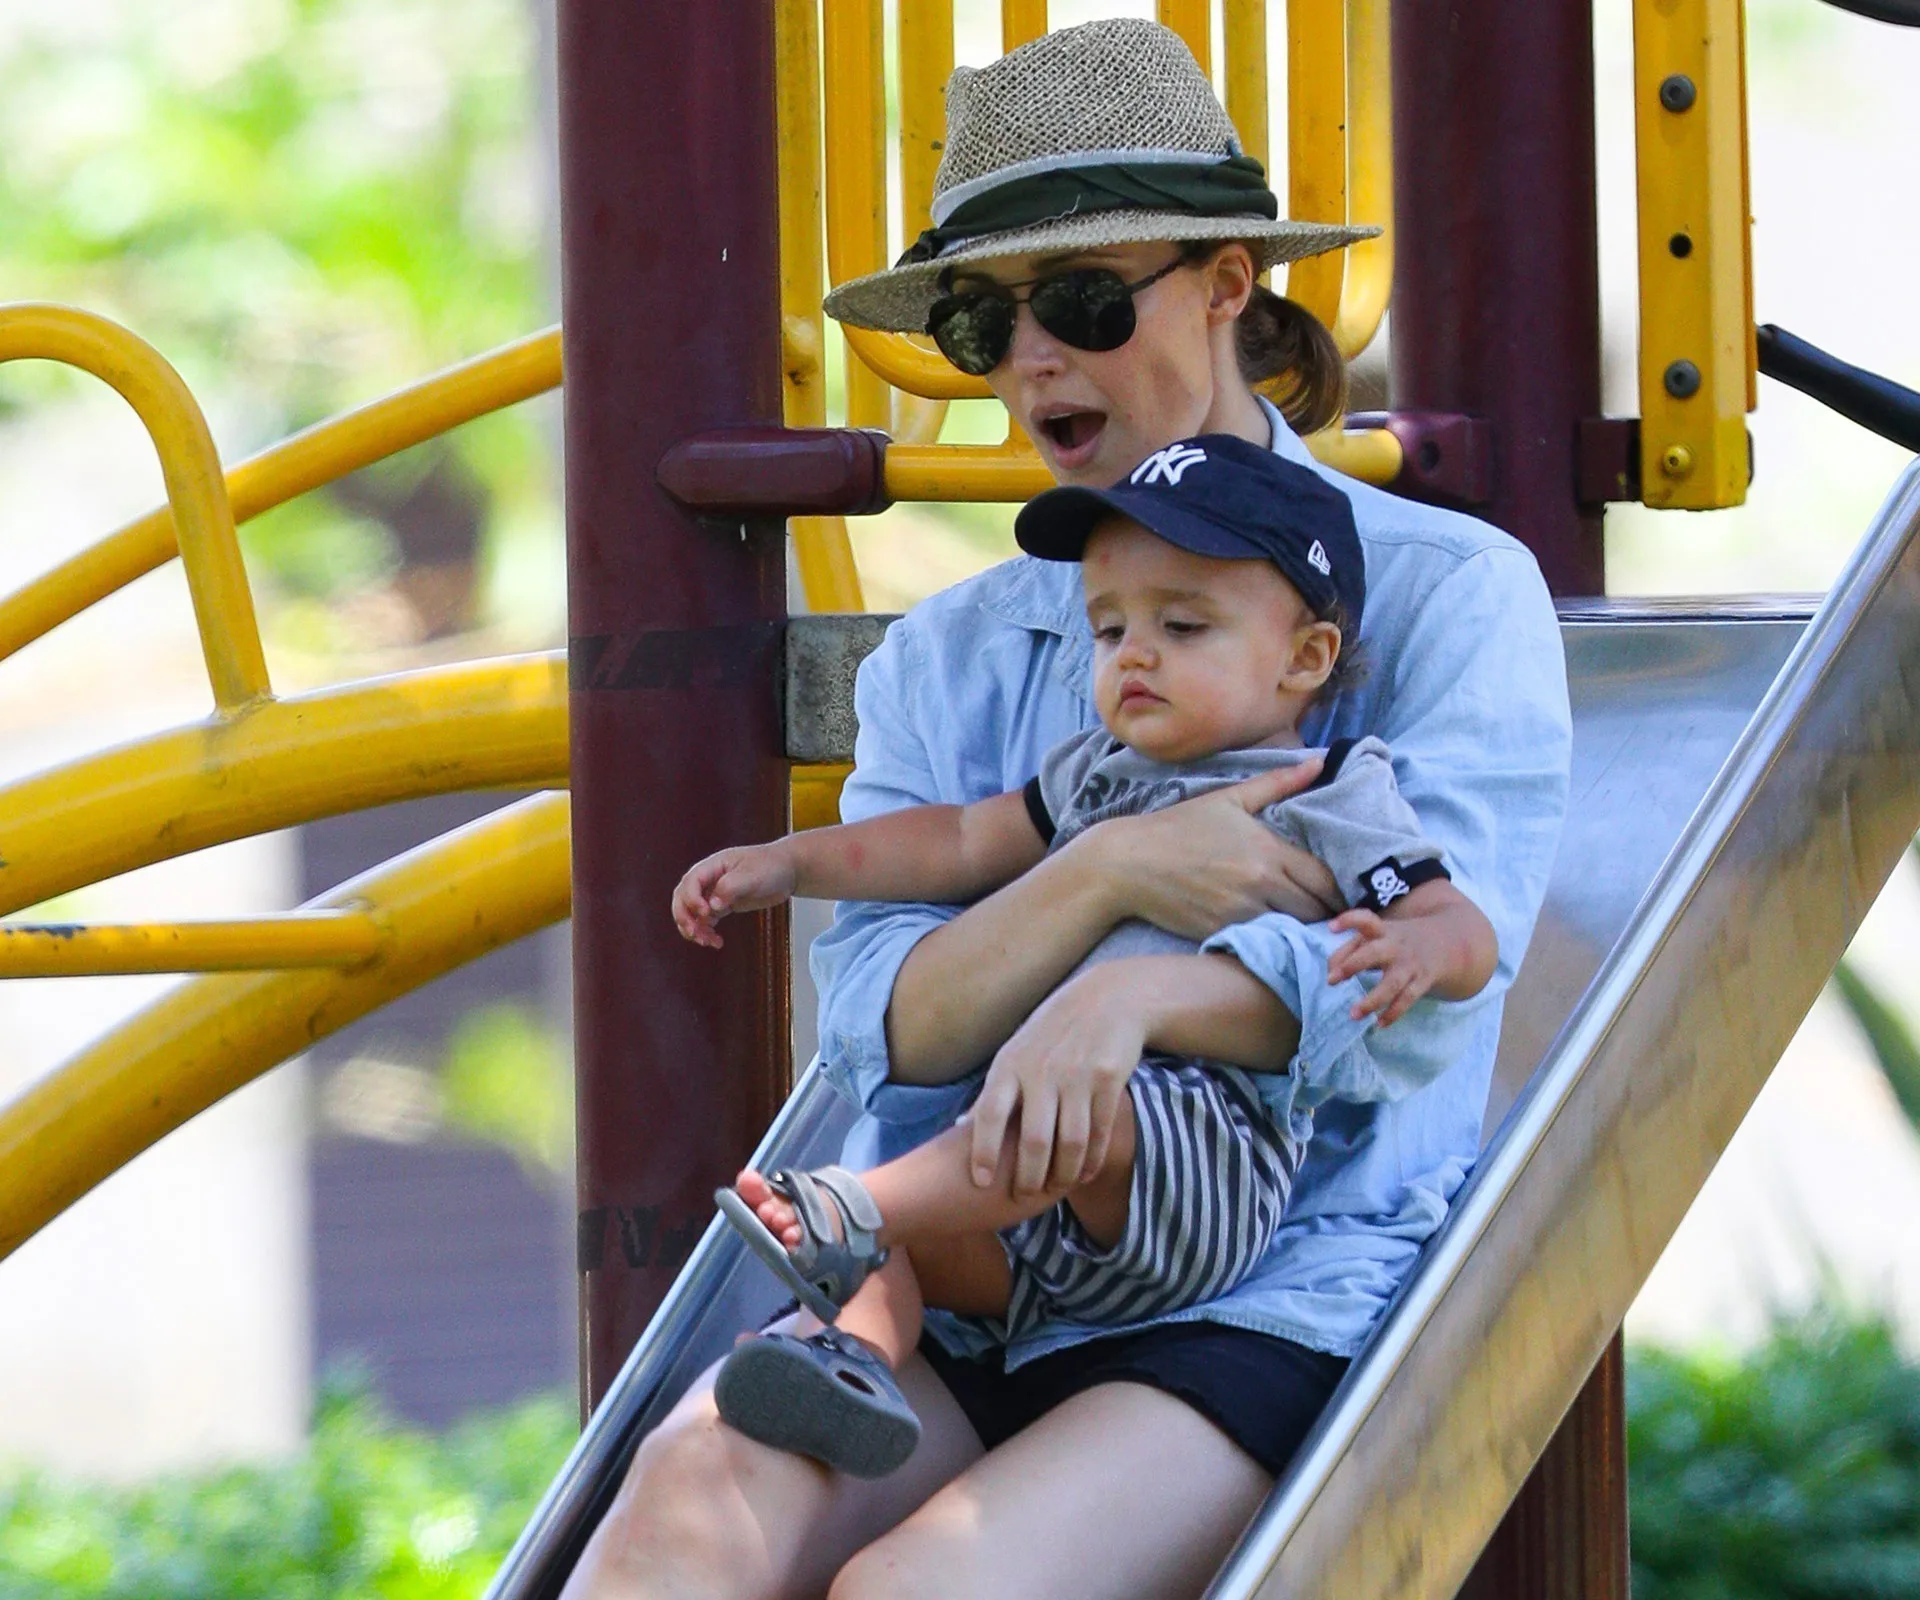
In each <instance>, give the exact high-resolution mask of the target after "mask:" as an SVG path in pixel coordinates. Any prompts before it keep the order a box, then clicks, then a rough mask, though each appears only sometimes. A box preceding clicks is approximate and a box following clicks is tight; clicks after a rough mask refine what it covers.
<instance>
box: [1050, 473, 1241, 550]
mask: <svg viewBox="0 0 1920 1600" xmlns="http://www.w3.org/2000/svg"><path fill="white" fill-rule="evenodd" d="M1109 517H1125V518H1127V519H1128V520H1129V521H1130V522H1137V523H1139V524H1140V526H1141V527H1143V528H1145V529H1146V530H1147V531H1148V532H1149V533H1151V534H1154V535H1156V536H1157V537H1159V538H1161V539H1164V540H1166V541H1167V543H1168V544H1170V545H1175V546H1178V547H1179V548H1180V549H1182V550H1188V551H1191V552H1192V553H1193V554H1195V555H1199V556H1214V557H1217V558H1219V559H1222V560H1226V561H1268V560H1271V559H1272V557H1271V556H1270V555H1269V553H1268V552H1267V551H1266V550H1264V549H1262V548H1261V547H1260V546H1259V545H1257V544H1254V543H1253V542H1252V541H1251V540H1249V539H1247V538H1246V537H1245V536H1244V535H1242V534H1240V533H1238V532H1236V531H1235V530H1234V529H1232V528H1230V527H1227V526H1226V525H1224V524H1223V523H1218V522H1215V521H1213V519H1212V518H1210V517H1203V516H1199V515H1197V514H1196V513H1194V512H1192V511H1189V510H1185V509H1183V508H1182V507H1180V506H1178V505H1176V504H1175V503H1174V502H1172V501H1170V500H1168V499H1167V498H1166V497H1165V496H1163V495H1154V494H1140V493H1129V492H1128V491H1127V489H1126V488H1125V487H1124V486H1123V487H1117V488H1113V489H1089V488H1084V487H1082V486H1081V485H1078V484H1067V485H1063V486H1062V487H1060V488H1058V489H1048V490H1045V491H1044V492H1043V493H1041V494H1038V495H1036V496H1034V498H1033V499H1031V500H1029V501H1028V502H1027V503H1026V505H1024V506H1022V507H1021V508H1020V514H1019V515H1018V516H1017V517H1015V518H1014V522H1013V537H1014V541H1015V543H1017V544H1018V545H1019V546H1020V548H1021V549H1022V550H1024V551H1026V553H1027V554H1028V555H1030V556H1038V557H1039V558H1040V559H1041V560H1042V561H1078V560H1079V559H1080V558H1081V557H1082V556H1083V555H1084V554H1085V553H1086V549H1087V540H1088V539H1089V538H1091V537H1092V536H1093V530H1094V529H1095V528H1097V527H1099V526H1100V524H1101V523H1102V522H1104V521H1106V520H1107V519H1108V518H1109Z"/></svg>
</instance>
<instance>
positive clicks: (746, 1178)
mask: <svg viewBox="0 0 1920 1600" xmlns="http://www.w3.org/2000/svg"><path fill="white" fill-rule="evenodd" d="M733 1186H734V1188H735V1189H736V1190H738V1191H739V1194H740V1198H741V1199H742V1200H744V1201H746V1203H747V1204H748V1205H750V1206H752V1207H753V1211H754V1215H755V1216H757V1217H759V1219H760V1220H761V1222H763V1223H764V1224H766V1229H767V1232H769V1233H770V1234H772V1235H773V1236H774V1238H776V1239H778V1240H779V1241H780V1242H781V1243H782V1244H783V1245H785V1246H786V1247H787V1248H788V1249H789V1250H791V1249H793V1248H794V1246H796V1245H797V1244H799V1243H800V1241H801V1239H802V1238H803V1237H804V1236H805V1233H806V1230H805V1229H804V1228H802V1227H801V1226H800V1213H799V1212H798V1211H796V1210H795V1209H794V1205H793V1202H792V1201H791V1200H788V1199H785V1198H783V1197H782V1196H780V1195H777V1194H775V1193H774V1192H773V1185H772V1184H770V1183H768V1182H767V1180H766V1179H765V1178H763V1177H761V1175H760V1174H759V1173H757V1172H755V1171H754V1170H753V1169H752V1168H751V1167H747V1168H744V1169H742V1171H741V1173H740V1175H739V1176H738V1177H736V1178H735V1179H734V1180H733ZM829 1210H831V1208H829ZM834 1221H835V1223H836V1225H837V1223H838V1221H839V1219H838V1218H837V1217H836V1218H835V1219H834ZM836 1232H837V1227H836Z"/></svg>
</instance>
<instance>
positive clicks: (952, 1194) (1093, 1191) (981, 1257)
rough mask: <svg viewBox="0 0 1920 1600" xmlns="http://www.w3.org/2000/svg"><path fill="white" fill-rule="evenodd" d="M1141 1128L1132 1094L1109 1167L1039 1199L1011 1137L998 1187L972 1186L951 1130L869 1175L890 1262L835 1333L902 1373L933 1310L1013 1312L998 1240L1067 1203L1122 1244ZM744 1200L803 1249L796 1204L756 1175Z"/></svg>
mask: <svg viewBox="0 0 1920 1600" xmlns="http://www.w3.org/2000/svg"><path fill="white" fill-rule="evenodd" d="M1133 1151H1134V1121H1133V1102H1132V1099H1131V1097H1123V1098H1122V1099H1121V1102H1120V1114H1119V1116H1118V1118H1117V1119H1116V1121H1115V1123H1114V1130H1113V1138H1112V1140H1111V1141H1110V1142H1109V1144H1108V1146H1107V1156H1106V1160H1105V1161H1104V1162H1103V1163H1102V1164H1101V1166H1100V1168H1099V1170H1098V1171H1096V1172H1095V1173H1094V1174H1092V1176H1091V1177H1089V1178H1088V1179H1087V1180H1086V1181H1085V1182H1084V1183H1080V1184H1077V1185H1075V1186H1074V1187H1072V1188H1071V1189H1068V1190H1067V1191H1065V1193H1064V1195H1063V1194H1061V1193H1058V1192H1054V1193H1043V1194H1037V1195H1016V1194H1015V1193H1014V1192H1013V1168H1014V1154H1015V1151H1014V1144H1013V1141H1012V1139H1011V1138H1009V1139H1008V1141H1007V1144H1006V1146H1005V1148H1004V1149H1003V1150H1002V1151H1001V1153H1000V1167H999V1170H998V1171H997V1172H996V1173H995V1174H994V1181H993V1184H992V1186H991V1187H988V1188H982V1187H981V1186H979V1185H978V1184H976V1183H975V1182H974V1181H973V1173H972V1160H971V1152H972V1134H971V1132H970V1131H969V1130H968V1129H967V1128H966V1127H964V1126H962V1127H957V1128H949V1129H948V1130H947V1131H946V1132H945V1133H943V1134H941V1135H940V1136H939V1137H938V1138H936V1139H932V1140H929V1141H928V1142H927V1143H926V1144H923V1145H921V1146H920V1147H919V1148H918V1149H917V1150H911V1151H909V1152H908V1153H907V1154H906V1155H904V1156H901V1157H899V1158H898V1159H897V1160H894V1161H889V1162H887V1163H886V1164H885V1165H884V1166H879V1167H875V1168H874V1169H873V1170H872V1171H870V1172H866V1173H862V1174H861V1181H862V1182H863V1183H865V1184H866V1186H867V1190H868V1192H869V1193H870V1194H871V1195H872V1196H873V1199H874V1204H875V1205H876V1206H878V1207H879V1210H880V1217H881V1224H882V1225H881V1229H880V1242H881V1243H882V1244H884V1245H887V1246H889V1247H891V1248H892V1250H893V1255H892V1257H891V1259H890V1260H889V1261H888V1262H887V1264H886V1266H884V1267H882V1268H881V1269H880V1270H879V1271H878V1272H876V1273H874V1274H873V1276H872V1277H870V1278H868V1279H867V1281H866V1282H865V1283H863V1284H862V1285H861V1286H860V1288H859V1290H858V1291H857V1292H856V1293H855V1294H854V1296H853V1298H852V1299H850V1300H849V1301H848V1302H847V1303H846V1305H845V1306H844V1307H842V1309H841V1312H840V1316H839V1318H838V1320H837V1322H836V1324H835V1325H836V1326H837V1327H838V1328H840V1329H841V1330H842V1331H843V1332H845V1333H849V1334H851V1335H852V1336H853V1337H855V1338H856V1339H860V1340H862V1341H864V1342H865V1343H867V1344H869V1345H871V1346H873V1348H874V1349H876V1350H877V1351H879V1352H880V1354H881V1356H882V1357H884V1358H885V1360H886V1362H887V1364H888V1365H889V1366H890V1367H895V1368H897V1367H898V1366H899V1365H900V1363H901V1362H902V1361H904V1360H905V1359H906V1358H907V1356H908V1355H910V1354H911V1353H912V1351H913V1349H914V1347H915V1346H916V1345H917V1344H918V1343H919V1340H920V1322H921V1314H922V1311H923V1310H924V1308H925V1307H926V1306H929V1305H931V1306H938V1307H939V1308H940V1309H941V1310H943V1311H957V1312H960V1313H962V1314H965V1315H970V1316H998V1315H1000V1314H1001V1313H1002V1312H1004V1311H1005V1310H1006V1308H1007V1296H1008V1293H1009V1291H1010V1288H1011V1282H1012V1280H1011V1276H1010V1274H1009V1272H1008V1269H1007V1260H1006V1254H1005V1252H1004V1251H1003V1250H1002V1248H1001V1246H1000V1241H999V1240H998V1239H997V1238H996V1237H995V1235H996V1234H997V1233H998V1232H999V1231H1000V1230H1001V1229H1002V1228H1009V1227H1012V1226H1013V1225H1014V1224H1015V1223H1017V1222H1024V1221H1026V1220H1027V1219H1028V1218H1029V1217H1037V1216H1038V1215H1040V1213H1041V1212H1043V1211H1045V1210H1046V1209H1047V1208H1048V1207H1050V1206H1052V1205H1054V1204H1055V1203H1057V1202H1058V1201H1059V1200H1061V1199H1062V1198H1064V1199H1065V1200H1066V1202H1067V1204H1068V1205H1070V1206H1072V1207H1073V1210H1074V1214H1075V1215H1076V1216H1077V1217H1078V1218H1079V1219H1080V1225H1081V1226H1082V1227H1083V1228H1085V1229H1086V1230H1087V1232H1088V1234H1089V1235H1091V1236H1092V1238H1093V1239H1094V1241H1095V1242H1096V1243H1098V1244H1101V1245H1112V1244H1114V1243H1116V1242H1117V1241H1118V1240H1119V1238H1120V1235H1121V1233H1122V1232H1123V1231H1124V1230H1125V1228H1126V1225H1127V1201H1128V1196H1129V1194H1130V1193H1131V1191H1132V1185H1133ZM736 1186H737V1187H738V1189H739V1191H740V1194H741V1197H742V1198H743V1199H745V1200H746V1202H747V1203H748V1204H749V1205H751V1206H752V1207H753V1208H754V1210H755V1211H756V1212H757V1213H758V1214H759V1217H760V1220H761V1221H762V1222H764V1223H765V1224H766V1225H767V1227H768V1228H769V1229H771V1230H772V1232H773V1234H774V1236H775V1237H776V1238H778V1239H780V1240H781V1241H782V1242H783V1243H785V1244H787V1245H790V1246H791V1245H796V1244H798V1243H799V1242H800V1234H801V1230H800V1221H799V1217H798V1216H797V1215H796V1214H795V1212H794V1209H793V1206H792V1204H791V1203H790V1202H789V1201H787V1200H784V1199H782V1198H781V1197H780V1196H779V1195H777V1194H775V1193H774V1192H773V1190H772V1189H770V1188H769V1187H768V1186H767V1181H766V1179H765V1178H763V1177H761V1175H760V1174H759V1173H757V1172H752V1171H747V1172H743V1173H741V1174H740V1176H739V1179H738V1180H737V1184H736Z"/></svg>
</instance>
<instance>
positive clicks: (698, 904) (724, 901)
mask: <svg viewBox="0 0 1920 1600" xmlns="http://www.w3.org/2000/svg"><path fill="white" fill-rule="evenodd" d="M793 883H794V868H793V861H792V860H791V858H790V857H789V856H788V854H787V852H786V851H784V850H782V849H781V848H780V847H779V846H778V845H766V844H749V845H736V846H735V847H734V848H733V849H731V850H722V851H720V852H719V853H718V854H716V855H710V856H708V857H707V858H706V860H704V861H696V862H695V863H694V864H693V866H692V867H691V868H690V869H689V870H688V872H687V875H686V876H685V877H684V878H682V879H681V880H680V886H679V887H678V888H677V889H675V890H674V891H673V922H674V926H675V927H677V928H678V929H679V930H680V937H681V938H683V939H690V940H692V941H693V943H695V944H702V945H705V946H706V947H707V948H708V949H709V950H718V949H719V948H720V947H721V943H722V941H721V938H720V935H719V933H718V932H717V931H716V929H715V924H716V923H718V922H719V921H720V919H721V918H722V917H725V916H729V915H731V914H732V913H733V912H735V911H764V910H765V909H766V908H767V907H768V906H777V905H782V904H784V903H785V902H786V901H788V900H790V899H791V898H792V897H793Z"/></svg>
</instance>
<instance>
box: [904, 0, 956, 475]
mask: <svg viewBox="0 0 1920 1600" xmlns="http://www.w3.org/2000/svg"><path fill="white" fill-rule="evenodd" d="M898 15H899V30H900V42H899V52H900V195H901V223H902V227H901V232H902V234H903V236H904V237H905V238H907V239H909V240H911V239H914V238H916V237H918V236H919V233H920V231H921V229H923V228H927V227H930V226H932V223H933V213H932V211H931V209H930V207H931V203H932V199H933V180H934V175H935V174H936V173H937V172H938V171H939V169H940V152H941V150H942V148H943V147H944V146H945V143H946V137H947V102H946V88H947V79H948V78H950V77H951V76H952V75H953V0H913V3H912V4H910V5H904V6H901V7H900V8H899V12H898ZM894 388H895V390H896V392H895V394H894V397H893V436H894V438H896V439H905V440H908V441H909V442H911V443H914V444H932V443H933V442H934V441H935V440H936V439H938V438H939V437H940V428H941V424H943V423H944V422H945V421H946V420H947V406H946V402H945V401H944V400H929V399H927V398H926V397H924V396H921V395H918V394H915V393H913V392H912V391H911V390H906V389H902V388H901V387H900V386H899V385H898V384H896V385H894Z"/></svg>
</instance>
